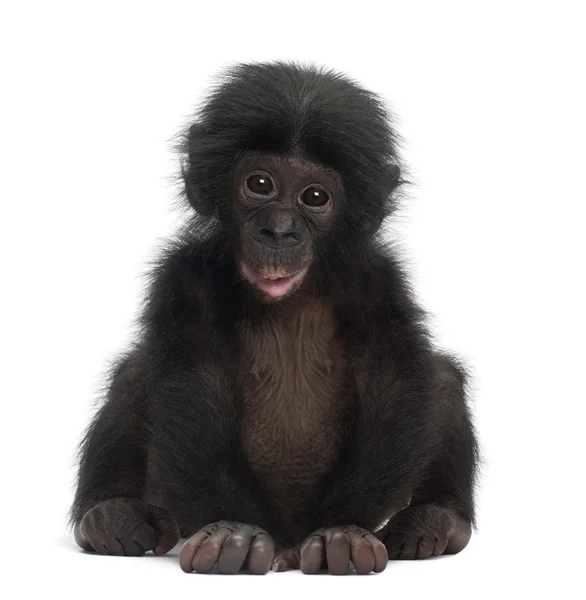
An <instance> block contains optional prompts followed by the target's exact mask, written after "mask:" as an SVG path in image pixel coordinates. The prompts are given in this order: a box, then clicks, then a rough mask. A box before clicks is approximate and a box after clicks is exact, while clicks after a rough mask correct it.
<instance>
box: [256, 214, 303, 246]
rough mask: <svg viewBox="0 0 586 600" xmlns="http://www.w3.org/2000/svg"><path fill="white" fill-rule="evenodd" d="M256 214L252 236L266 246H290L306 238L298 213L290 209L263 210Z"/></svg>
mask: <svg viewBox="0 0 586 600" xmlns="http://www.w3.org/2000/svg"><path fill="white" fill-rule="evenodd" d="M263 212H264V214H262V213H261V214H260V215H258V216H257V222H256V227H255V231H254V233H253V234H252V237H253V238H254V239H256V240H257V241H258V242H261V243H262V244H265V245H266V246H273V247H275V248H290V247H292V246H296V245H297V244H300V243H301V242H303V241H305V239H306V238H307V233H308V232H307V226H306V225H305V222H304V221H303V219H301V217H300V216H299V215H297V214H296V213H294V212H292V211H290V210H280V209H279V210H270V209H267V210H266V211H263Z"/></svg>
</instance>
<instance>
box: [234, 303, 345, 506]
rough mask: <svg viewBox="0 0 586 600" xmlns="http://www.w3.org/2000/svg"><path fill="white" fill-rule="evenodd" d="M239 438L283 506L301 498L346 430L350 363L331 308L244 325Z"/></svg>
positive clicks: (303, 309)
mask: <svg viewBox="0 0 586 600" xmlns="http://www.w3.org/2000/svg"><path fill="white" fill-rule="evenodd" d="M240 341H241V363H240V369H241V370H240V382H241V390H242V403H243V406H242V408H243V413H242V427H241V442H242V446H243V449H244V452H245V455H246V457H247V459H248V462H249V463H250V465H251V468H252V469H253V471H254V472H255V473H256V474H257V475H258V476H259V478H260V479H261V480H262V481H263V483H264V485H265V487H266V488H267V489H268V491H269V492H271V493H272V494H273V496H274V498H275V500H277V502H279V503H280V504H283V503H285V504H289V503H291V502H302V500H303V497H305V496H306V494H307V492H308V491H309V490H310V489H311V487H312V486H313V485H314V484H315V483H316V482H317V479H318V478H319V476H320V475H322V474H323V473H324V472H325V471H327V470H328V469H329V468H330V467H331V466H332V465H333V463H334V461H335V459H336V458H337V456H338V453H339V451H340V448H341V445H342V443H343V439H344V435H345V434H346V433H347V431H348V409H349V401H348V398H349V391H348V362H347V359H346V352H345V349H344V344H343V343H342V340H341V339H340V338H339V336H338V335H337V332H336V326H335V322H334V318H333V314H332V311H331V309H330V307H329V306H327V305H326V304H324V303H322V302H319V301H317V300H311V301H308V302H306V303H303V305H302V306H298V307H296V308H294V309H291V310H283V309H281V310H274V311H271V310H267V312H266V314H265V315H264V316H263V318H262V319H258V318H255V319H254V320H251V319H243V320H242V322H241V324H240Z"/></svg>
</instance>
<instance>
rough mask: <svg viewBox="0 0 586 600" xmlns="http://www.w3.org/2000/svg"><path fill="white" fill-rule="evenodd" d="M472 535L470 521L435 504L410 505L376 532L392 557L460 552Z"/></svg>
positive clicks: (403, 558)
mask: <svg viewBox="0 0 586 600" xmlns="http://www.w3.org/2000/svg"><path fill="white" fill-rule="evenodd" d="M470 535H471V527H470V523H469V522H468V521H465V520H464V519H463V518H462V517H459V516H458V515H457V514H456V512H455V511H453V510H450V509H447V508H442V507H441V506H436V505H434V504H420V505H418V506H410V507H409V508H406V509H405V510H402V511H401V512H399V513H397V514H396V515H395V516H394V517H393V518H392V519H391V520H390V521H389V522H388V523H387V524H386V525H385V526H384V527H383V528H382V529H381V530H380V531H377V532H376V537H377V538H379V539H380V540H381V541H382V542H384V544H385V546H386V548H387V551H388V553H389V559H390V560H413V559H418V558H429V557H430V556H440V555H441V554H456V553H457V552H460V550H462V549H463V548H464V547H465V546H466V544H467V543H468V541H469V540H470Z"/></svg>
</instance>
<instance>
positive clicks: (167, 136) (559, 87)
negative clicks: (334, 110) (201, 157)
mask: <svg viewBox="0 0 586 600" xmlns="http://www.w3.org/2000/svg"><path fill="white" fill-rule="evenodd" d="M581 4H583V3H581V2H579V1H576V2H574V3H570V2H560V1H556V2H553V1H552V2H547V3H541V2H535V1H534V2H526V3H525V2H495V1H494V0H493V1H491V2H486V3H480V2H461V3H455V2H446V1H442V2H429V3H422V2H416V1H410V2H368V1H364V0H361V1H360V2H317V1H312V2H303V1H300V0H296V1H294V2H292V3H291V6H287V3H281V2H276V1H271V2H255V1H254V0H251V1H249V2H234V3H228V2H220V1H218V2H202V3H198V2H195V1H192V2H189V3H187V2H185V3H177V2H161V3H159V4H158V5H154V4H152V3H149V2H141V3H130V2H115V3H110V2H105V1H101V2H95V3H91V2H71V3H63V2H36V3H35V2H3V4H2V8H1V12H0V52H1V53H0V57H1V58H0V60H1V63H2V64H1V71H0V85H1V88H2V91H1V92H0V103H1V110H0V153H1V156H0V158H1V160H0V172H1V173H0V177H1V180H0V186H1V187H0V202H1V213H0V245H1V248H0V257H1V258H0V260H1V261H2V271H1V280H0V281H1V282H2V291H1V292H0V302H1V303H2V310H1V312H0V314H1V318H2V328H1V344H2V345H1V352H2V362H1V364H2V396H1V398H2V405H1V411H2V412H1V415H2V416H1V428H2V429H1V434H0V444H1V446H2V448H1V454H0V460H1V461H2V466H1V479H0V481H1V484H0V485H1V489H2V492H1V497H0V501H1V503H2V508H1V512H0V515H1V520H2V527H1V531H2V540H1V541H0V553H2V557H1V562H0V570H1V571H2V576H1V577H0V593H3V591H10V596H9V597H11V598H20V597H23V598H28V597H35V593H38V594H41V593H44V594H49V595H51V594H53V593H55V594H56V595H58V596H59V597H63V598H73V597H77V598H79V597H83V598H122V597H126V596H127V595H130V594H132V597H135V598H141V597H147V596H148V597H150V598H152V597H158V598H164V597H166V596H167V595H170V594H173V595H175V594H181V595H182V596H184V597H193V598H201V597H202V593H215V594H219V596H218V597H220V598H223V597H224V596H225V595H226V596H227V594H229V593H232V592H236V593H238V592H242V593H244V594H249V593H250V594H253V593H254V594H255V595H257V596H258V597H269V593H270V594H271V596H273V595H275V594H278V597H285V598H294V597H298V596H300V595H301V596H302V597H309V598H312V597H317V596H318V594H319V595H321V594H324V593H326V594H331V595H332V596H333V595H336V596H340V595H341V596H342V597H344V596H345V595H346V594H347V595H351V594H352V595H355V594H361V595H363V594H371V593H374V594H380V596H381V597H384V598H387V597H388V598H398V597H401V598H405V597H408V598H425V597H431V598H443V597H446V598H450V599H453V598H464V597H469V596H474V597H477V596H481V597H484V595H486V596H487V597H494V595H495V594H497V593H498V594H502V595H503V597H505V598H509V597H513V596H514V595H516V594H525V593H529V592H534V593H538V592H544V593H548V592H552V591H555V592H557V593H559V594H560V595H561V596H562V597H568V598H570V597H578V596H581V594H583V593H584V584H583V579H582V577H579V578H578V574H579V571H578V568H579V566H580V564H581V562H582V561H581V559H582V557H583V553H584V552H585V550H586V546H585V545H584V540H585V537H584V533H585V531H584V508H583V495H582V493H581V491H583V489H584V486H583V478H584V471H585V470H584V465H583V463H584V458H585V456H584V455H585V452H584V443H583V439H584V435H583V429H584V415H585V411H584V402H585V400H586V394H585V391H584V383H583V382H584V377H583V373H582V368H583V365H584V346H583V340H584V336H585V334H586V331H585V319H584V310H585V305H586V303H585V300H586V298H585V294H584V271H585V269H584V259H585V257H586V247H585V242H584V224H585V221H584V203H585V201H586V193H585V184H584V172H585V171H584V165H585V159H586V151H585V144H586V120H585V116H584V115H585V111H586V94H585V92H584V81H585V72H586V67H585V62H586V45H585V42H584V38H585V33H584V31H585V22H586V20H585V18H584V14H582V10H581V7H580V5H581ZM271 58H286V59H297V60H304V61H315V62H317V63H318V64H325V65H328V66H330V67H335V68H337V69H340V70H342V71H345V72H347V73H349V74H351V75H352V76H354V77H355V78H356V79H357V80H358V81H360V82H361V83H363V84H364V85H366V86H367V87H369V88H371V89H373V90H375V91H377V92H379V93H380V94H382V95H383V96H384V97H385V98H386V99H388V101H389V102H390V104H391V106H392V107H393V110H394V111H395V113H396V115H397V124H398V127H399V129H400V133H401V134H402V135H403V137H404V138H405V144H404V157H405V159H406V161H407V162H408V163H409V164H410V166H411V170H412V176H413V177H414V179H415V181H416V185H414V186H413V187H412V188H411V189H410V190H409V201H408V203H407V205H406V208H405V210H404V211H403V212H402V214H401V216H400V218H399V219H398V220H397V221H396V224H395V227H394V229H393V233H392V235H394V236H396V237H397V239H399V240H401V246H402V248H403V251H404V255H405V258H406V260H407V261H408V264H409V265H410V268H411V270H412V273H413V278H414V283H415V286H416V289H417V291H418V293H419V295H420V298H421V301H422V303H423V304H424V306H425V307H426V308H428V309H429V310H430V311H431V312H432V313H433V314H434V315H435V318H434V320H433V327H434V331H435V332H436V334H437V339H438V343H439V344H441V345H443V346H446V347H449V348H452V349H455V350H456V351H458V352H460V353H461V354H462V355H463V357H464V358H465V359H466V360H467V362H468V363H469V364H470V366H471V367H472V368H473V371H474V373H475V391H474V405H475V414H476V422H477V426H478V429H479V432H480V436H481V440H482V444H483V449H484V456H485V465H484V468H483V478H482V482H481V489H480V492H479V497H478V499H479V532H478V533H477V534H476V535H474V537H473V540H472V542H471V543H470V545H469V547H468V548H467V549H466V550H465V551H464V552H463V553H462V554H460V555H458V556H455V557H450V558H447V559H445V558H441V559H437V560H430V561H424V562H413V563H406V562H402V563H391V564H390V565H389V567H388V568H387V570H386V571H385V572H384V573H383V574H382V575H379V576H374V575H373V576H369V577H362V578H361V577H346V578H332V577H327V576H316V577H307V576H302V575H301V574H299V573H298V572H297V573H289V574H269V575H268V576H266V577H264V578H254V577H251V576H236V577H218V576H198V575H193V576H188V575H185V574H183V573H182V572H181V571H180V569H179V567H178V565H177V553H178V550H177V549H176V550H175V551H174V553H173V554H172V555H171V557H166V558H156V557H144V558H139V559H132V558H128V559H125V558H116V557H98V556H92V555H87V554H83V553H82V552H80V551H79V550H78V549H77V548H76V547H75V545H74V543H73V541H72V538H71V535H70V534H69V533H68V531H67V529H66V512H67V510H68V507H69V503H70V501H71V497H72V484H73V477H74V468H73V466H74V451H75V446H76V443H77V441H78V439H79V437H80V434H81V432H82V430H83V428H84V427H85V425H86V424H87V422H88V419H89V417H90V415H91V411H92V402H93V400H95V399H96V396H97V392H98V387H99V381H100V377H101V375H102V373H103V371H104V369H105V367H106V365H107V362H108V360H109V359H110V358H111V357H112V356H113V355H114V354H115V352H116V351H118V350H120V349H121V348H123V347H124V344H125V343H126V342H127V341H128V339H129V335H130V327H131V324H132V321H133V317H134V315H135V314H136V311H137V309H138V306H139V303H140V298H141V290H142V288H141V286H142V280H141V278H140V276H139V275H140V273H142V272H144V270H145V269H146V267H147V264H148V260H149V259H150V258H152V257H153V255H154V253H155V251H156V248H157V245H158V243H159V242H158V240H160V238H161V237H163V236H165V235H168V234H170V233H171V232H172V231H173V229H174V228H175V227H176V225H177V223H178V216H179V215H178V213H177V212H172V211H171V207H172V205H173V201H174V198H175V195H176V191H177V189H176V187H174V183H173V176H174V175H175V173H176V171H177V158H176V156H175V155H174V154H173V153H172V152H171V148H172V143H171V140H172V138H173V136H174V135H175V134H176V133H177V132H178V131H179V130H180V129H181V127H183V125H184V124H185V123H186V122H187V121H188V117H189V115H190V114H191V113H192V112H193V110H194V108H195V106H196V103H197V101H198V100H199V99H200V98H201V97H202V95H203V93H204V91H205V90H206V88H207V86H208V85H209V84H210V83H211V81H212V80H213V79H212V78H213V75H214V74H215V73H217V71H218V69H219V68H221V67H223V66H226V65H228V64H231V63H232V62H234V61H240V60H257V59H271ZM582 597H583V596H582Z"/></svg>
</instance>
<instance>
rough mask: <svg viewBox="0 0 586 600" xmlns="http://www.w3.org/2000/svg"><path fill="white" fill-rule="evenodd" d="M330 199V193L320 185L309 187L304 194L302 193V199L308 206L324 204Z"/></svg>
mask: <svg viewBox="0 0 586 600" xmlns="http://www.w3.org/2000/svg"><path fill="white" fill-rule="evenodd" d="M329 200H330V195H329V194H328V192H327V191H326V190H324V189H323V188H320V187H316V186H312V187H308V188H307V189H306V190H305V191H304V192H303V194H301V201H302V202H303V204H306V205H307V206H316V207H318V206H324V205H325V204H327V203H328V202H329Z"/></svg>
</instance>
